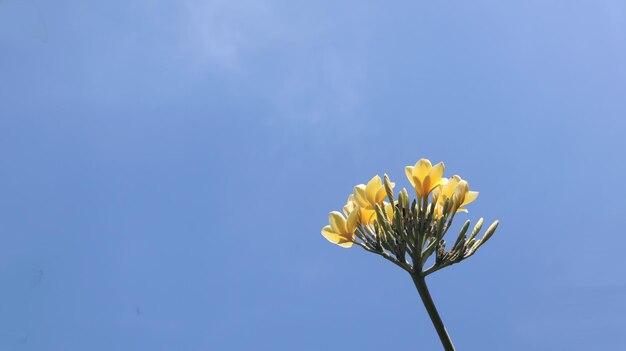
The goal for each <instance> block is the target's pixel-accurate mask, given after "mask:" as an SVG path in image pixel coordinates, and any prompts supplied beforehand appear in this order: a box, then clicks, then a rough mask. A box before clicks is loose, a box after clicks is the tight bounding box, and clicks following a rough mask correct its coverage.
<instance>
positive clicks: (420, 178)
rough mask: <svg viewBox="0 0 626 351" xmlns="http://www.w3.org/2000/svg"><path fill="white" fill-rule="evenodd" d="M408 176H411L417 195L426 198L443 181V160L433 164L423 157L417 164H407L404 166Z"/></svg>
mask: <svg viewBox="0 0 626 351" xmlns="http://www.w3.org/2000/svg"><path fill="white" fill-rule="evenodd" d="M404 171H405V173H406V177H407V178H409V181H410V182H411V185H413V187H415V193H416V194H417V197H419V198H420V199H421V198H424V197H426V196H428V194H430V192H431V191H433V190H434V189H435V188H437V187H438V186H439V185H440V184H441V183H442V181H443V179H445V178H442V177H443V171H444V165H443V162H439V163H437V164H436V165H434V166H433V165H432V164H431V163H430V161H429V160H427V159H425V158H423V159H421V160H419V161H417V163H416V164H415V166H406V167H405V168H404Z"/></svg>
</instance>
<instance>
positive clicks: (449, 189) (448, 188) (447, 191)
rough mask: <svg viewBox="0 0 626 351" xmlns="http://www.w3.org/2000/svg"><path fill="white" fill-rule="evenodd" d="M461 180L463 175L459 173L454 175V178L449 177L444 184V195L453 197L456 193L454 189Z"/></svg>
mask: <svg viewBox="0 0 626 351" xmlns="http://www.w3.org/2000/svg"><path fill="white" fill-rule="evenodd" d="M460 181H461V177H459V176H458V175H455V176H452V178H450V179H448V182H447V183H446V184H445V185H444V186H443V195H444V196H445V197H446V198H450V197H452V194H454V189H456V185H457V184H459V182H460Z"/></svg>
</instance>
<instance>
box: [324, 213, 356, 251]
mask: <svg viewBox="0 0 626 351" xmlns="http://www.w3.org/2000/svg"><path fill="white" fill-rule="evenodd" d="M357 216H358V211H357V210H353V211H352V212H350V214H349V215H348V218H346V217H344V216H343V215H342V214H341V212H337V211H333V212H331V213H330V214H329V215H328V220H329V222H330V225H327V226H325V227H324V228H323V229H322V235H323V236H324V237H325V238H326V239H327V240H328V241H330V242H331V243H333V244H337V245H339V246H341V247H345V248H348V247H351V246H352V243H353V242H354V231H355V230H356V226H357V220H358V217H357Z"/></svg>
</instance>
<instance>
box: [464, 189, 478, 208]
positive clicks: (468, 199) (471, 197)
mask: <svg viewBox="0 0 626 351" xmlns="http://www.w3.org/2000/svg"><path fill="white" fill-rule="evenodd" d="M477 197H478V191H468V192H467V194H465V199H464V200H463V205H462V206H465V205H467V204H469V203H470V202H473V201H474V200H476V198H477Z"/></svg>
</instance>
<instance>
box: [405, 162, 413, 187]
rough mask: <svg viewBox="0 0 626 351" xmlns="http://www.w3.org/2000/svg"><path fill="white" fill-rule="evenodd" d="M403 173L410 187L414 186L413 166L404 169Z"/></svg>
mask: <svg viewBox="0 0 626 351" xmlns="http://www.w3.org/2000/svg"><path fill="white" fill-rule="evenodd" d="M404 173H406V177H407V178H409V182H411V185H412V186H415V182H414V181H413V166H406V167H404Z"/></svg>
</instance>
